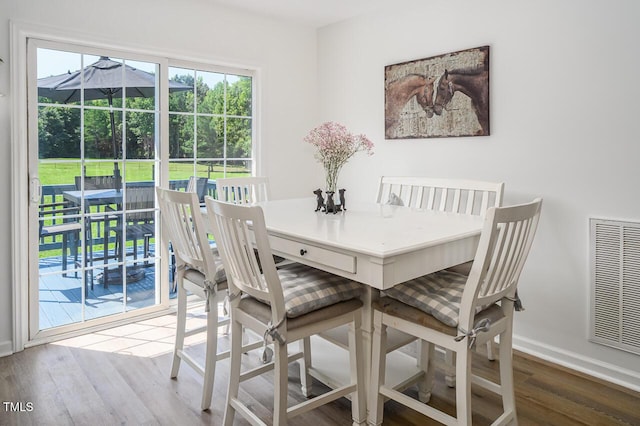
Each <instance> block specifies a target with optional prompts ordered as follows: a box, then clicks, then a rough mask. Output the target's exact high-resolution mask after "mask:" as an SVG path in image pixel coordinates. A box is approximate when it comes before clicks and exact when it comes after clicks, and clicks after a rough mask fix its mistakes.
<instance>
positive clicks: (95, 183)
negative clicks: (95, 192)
mask: <svg viewBox="0 0 640 426" xmlns="http://www.w3.org/2000/svg"><path fill="white" fill-rule="evenodd" d="M83 180H84V189H85V190H91V189H116V188H118V187H119V186H118V182H117V181H116V178H115V177H114V176H112V175H107V176H84V179H83V176H76V177H75V184H76V189H77V190H78V191H80V190H81V189H82V181H83Z"/></svg>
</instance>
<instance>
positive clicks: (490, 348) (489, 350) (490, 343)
mask: <svg viewBox="0 0 640 426" xmlns="http://www.w3.org/2000/svg"><path fill="white" fill-rule="evenodd" d="M487 359H488V360H489V361H495V359H496V357H495V355H494V354H493V339H491V340H489V341H488V342H487Z"/></svg>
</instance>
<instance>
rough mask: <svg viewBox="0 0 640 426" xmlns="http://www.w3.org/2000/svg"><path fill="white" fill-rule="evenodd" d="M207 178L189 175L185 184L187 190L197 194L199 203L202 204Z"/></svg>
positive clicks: (205, 193)
mask: <svg viewBox="0 0 640 426" xmlns="http://www.w3.org/2000/svg"><path fill="white" fill-rule="evenodd" d="M208 184H209V178H206V177H196V176H190V177H189V183H188V184H187V192H195V193H196V194H198V200H199V201H200V204H204V197H205V196H206V195H207V185H208Z"/></svg>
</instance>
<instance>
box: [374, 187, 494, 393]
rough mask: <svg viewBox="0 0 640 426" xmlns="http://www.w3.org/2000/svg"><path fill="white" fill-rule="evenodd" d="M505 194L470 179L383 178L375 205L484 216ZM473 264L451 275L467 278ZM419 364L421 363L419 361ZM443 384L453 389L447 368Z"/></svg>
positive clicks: (489, 351)
mask: <svg viewBox="0 0 640 426" xmlns="http://www.w3.org/2000/svg"><path fill="white" fill-rule="evenodd" d="M503 191H504V183H503V182H487V181H479V180H470V179H438V178H431V177H422V176H382V177H381V178H380V184H379V186H378V194H377V198H376V202H377V203H380V204H397V205H403V206H407V207H411V208H417V209H425V210H436V211H442V212H451V213H461V214H468V215H479V216H483V215H484V214H485V213H486V211H487V209H488V208H490V207H500V206H501V205H502V197H503ZM471 264H472V262H467V263H464V264H462V265H456V266H454V267H452V268H450V270H451V271H454V272H458V273H461V274H464V275H468V274H469V270H470V269H471ZM411 340H412V339H411V338H410V337H409V336H404V338H400V339H397V344H396V345H395V346H390V347H389V349H390V350H395V349H396V348H397V347H398V346H402V345H404V344H406V343H408V342H409V341H411ZM446 357H447V363H448V364H449V367H451V366H452V365H453V359H452V357H453V355H452V354H451V353H447V354H446ZM487 357H488V358H489V359H491V360H492V359H493V358H494V357H493V347H492V343H491V342H488V343H487ZM418 361H419V362H420V359H418ZM447 369H448V370H450V371H448V372H447V373H446V375H445V380H446V382H447V384H449V385H450V386H453V385H454V382H455V377H454V374H453V372H452V371H451V370H452V368H447Z"/></svg>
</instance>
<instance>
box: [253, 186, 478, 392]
mask: <svg viewBox="0 0 640 426" xmlns="http://www.w3.org/2000/svg"><path fill="white" fill-rule="evenodd" d="M257 205H259V206H261V207H262V210H263V212H264V217H265V224H266V227H267V232H268V234H269V242H270V244H271V248H272V250H273V252H274V254H276V255H279V256H282V257H284V258H287V259H290V260H294V261H297V262H301V263H304V264H307V265H309V266H312V267H315V268H318V269H322V270H325V271H328V272H331V273H334V274H337V275H340V276H343V277H347V278H350V279H352V280H355V281H358V282H360V283H362V284H364V289H365V291H364V294H363V302H364V314H363V316H364V318H363V323H362V326H363V338H364V348H365V355H366V356H365V359H364V362H365V371H366V372H369V371H370V369H371V368H370V367H371V334H372V323H373V312H372V308H371V304H372V302H373V301H374V300H375V299H376V298H378V297H379V292H380V290H385V289H389V288H391V287H393V286H394V285H396V284H399V283H402V282H405V281H407V280H411V279H413V278H417V277H419V276H422V275H426V274H429V273H432V272H436V271H439V270H442V269H445V268H448V267H451V266H454V265H458V264H461V263H465V262H467V261H470V260H472V259H473V257H474V255H475V252H476V249H477V245H478V242H479V239H480V231H481V229H482V224H483V220H482V218H481V217H479V216H472V215H465V214H457V213H445V212H438V211H427V210H421V209H414V208H409V207H403V206H395V205H388V204H376V203H353V204H349V205H348V210H346V211H341V212H338V213H336V214H333V213H324V212H322V211H317V212H316V211H314V210H315V206H316V200H315V198H301V199H286V200H276V201H266V202H260V203H257ZM323 337H324V339H314V340H313V343H312V367H311V370H310V374H311V375H312V376H314V377H315V378H316V379H318V380H319V381H321V382H323V383H325V384H327V385H329V386H331V387H335V386H337V385H339V384H343V383H346V382H348V380H349V377H348V376H347V375H348V374H349V368H348V357H347V354H346V352H345V351H341V350H340V348H345V347H346V336H340V335H339V332H337V333H334V334H327V335H324V336H323ZM389 339H390V340H392V337H391V336H390V337H389ZM327 345H329V347H328V346H327ZM336 345H337V346H336ZM342 352H344V353H342ZM396 352H398V351H396ZM393 357H398V361H399V362H397V363H395V364H396V366H394V365H393V364H394V363H393V362H392V363H391V365H390V366H389V367H388V368H387V373H388V375H389V376H390V379H391V383H390V384H393V383H400V382H402V381H404V380H405V379H406V378H407V377H410V376H415V375H417V374H419V370H418V369H417V365H416V362H415V360H413V362H411V361H409V362H407V358H406V355H404V354H402V353H394V354H390V355H389V359H391V358H393ZM341 362H342V363H344V364H343V365H345V368H343V369H341V368H338V367H337V366H338V365H340V363H341ZM365 376H366V378H367V385H366V389H368V388H369V386H368V378H369V375H368V374H366V375H365Z"/></svg>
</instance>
